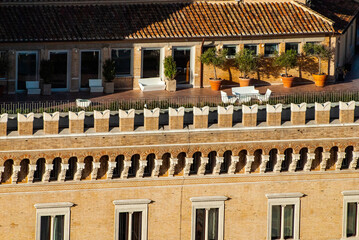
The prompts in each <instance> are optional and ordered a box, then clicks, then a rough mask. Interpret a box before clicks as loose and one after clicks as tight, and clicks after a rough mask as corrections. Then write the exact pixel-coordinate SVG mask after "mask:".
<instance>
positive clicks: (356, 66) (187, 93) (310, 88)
mask: <svg viewBox="0 0 359 240" xmlns="http://www.w3.org/2000/svg"><path fill="white" fill-rule="evenodd" d="M231 87H233V83H232V84H231V86H228V85H224V86H222V89H223V91H225V92H227V93H228V94H229V95H232V92H231ZM268 88H269V89H271V90H272V94H273V95H283V94H288V95H289V94H293V93H301V92H325V91H326V92H334V91H359V56H357V57H356V58H355V59H354V61H353V65H352V70H351V72H350V73H348V75H347V76H346V79H345V81H344V82H337V83H332V84H327V85H326V86H325V87H322V88H321V87H316V86H315V85H314V83H313V82H310V81H308V83H307V84H302V85H294V86H293V87H292V88H289V89H288V88H284V87H283V85H270V86H259V87H256V89H258V90H259V92H260V93H261V94H264V93H265V92H266V90H267V89H268ZM199 96H209V97H211V96H220V91H212V90H211V89H210V88H187V89H179V90H177V91H176V92H167V91H165V90H163V91H153V92H142V91H141V90H128V91H120V92H115V93H114V94H101V93H89V92H77V93H64V92H62V93H61V92H54V93H52V95H50V96H42V95H32V96H28V95H26V94H14V95H2V96H0V102H18V101H47V100H69V101H75V99H76V98H84V99H90V100H92V101H102V100H104V101H106V100H115V99H133V100H135V99H140V98H146V99H157V98H159V97H160V98H162V99H163V98H182V97H183V98H185V97H199Z"/></svg>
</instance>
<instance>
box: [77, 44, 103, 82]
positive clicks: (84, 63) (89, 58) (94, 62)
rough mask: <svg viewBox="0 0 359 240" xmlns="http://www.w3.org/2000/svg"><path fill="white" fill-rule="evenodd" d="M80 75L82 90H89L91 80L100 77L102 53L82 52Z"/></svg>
mask: <svg viewBox="0 0 359 240" xmlns="http://www.w3.org/2000/svg"><path fill="white" fill-rule="evenodd" d="M80 73H81V76H80V88H82V89H87V88H89V79H98V78H99V77H100V76H99V75H100V51H98V50H86V51H81V64H80Z"/></svg>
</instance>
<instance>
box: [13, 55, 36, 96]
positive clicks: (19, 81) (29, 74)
mask: <svg viewBox="0 0 359 240" xmlns="http://www.w3.org/2000/svg"><path fill="white" fill-rule="evenodd" d="M16 62H17V63H16V66H17V70H16V91H20V92H22V91H25V90H26V82H27V81H38V53H37V52H36V51H24V52H17V57H16Z"/></svg>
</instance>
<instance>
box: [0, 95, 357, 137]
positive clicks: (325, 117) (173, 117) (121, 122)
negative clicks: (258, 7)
mask: <svg viewBox="0 0 359 240" xmlns="http://www.w3.org/2000/svg"><path fill="white" fill-rule="evenodd" d="M355 107H356V103H355V102H354V101H351V102H339V103H331V102H326V103H315V104H306V103H301V104H291V105H282V104H277V105H268V104H267V105H266V106H258V105H252V106H246V105H242V106H241V107H234V106H232V105H230V106H227V107H222V106H218V107H217V108H211V109H210V108H209V107H207V106H206V107H203V108H197V107H194V108H193V109H185V108H183V107H180V108H178V109H174V108H169V109H165V110H161V109H159V108H156V109H152V110H150V109H144V110H143V111H135V110H134V109H131V110H127V111H125V110H119V111H118V112H110V110H105V111H103V112H100V111H94V112H87V113H86V112H84V111H81V112H77V113H75V112H68V113H59V112H55V113H43V114H34V113H29V114H17V115H14V116H11V115H8V114H6V113H5V114H2V115H0V136H2V137H4V136H29V135H34V134H35V135H54V134H64V133H66V134H80V133H87V134H91V133H105V132H113V131H115V132H117V131H120V132H131V131H138V130H144V131H161V130H180V129H206V128H238V127H242V128H246V127H261V126H278V127H279V126H282V125H285V126H290V125H293V126H297V125H298V126H300V125H306V124H310V125H313V124H318V125H322V124H330V123H341V124H346V123H354V122H355V121H354V120H355V118H356V117H359V112H357V111H356V108H355ZM358 110H359V108H358Z"/></svg>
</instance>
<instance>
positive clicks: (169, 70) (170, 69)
mask: <svg viewBox="0 0 359 240" xmlns="http://www.w3.org/2000/svg"><path fill="white" fill-rule="evenodd" d="M163 67H164V69H165V72H164V73H165V76H166V78H167V79H166V80H165V82H166V90H167V91H169V92H175V91H176V84H177V81H176V80H175V77H176V74H177V66H176V62H175V61H174V60H173V57H172V56H168V57H165V59H164V62H163Z"/></svg>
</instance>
